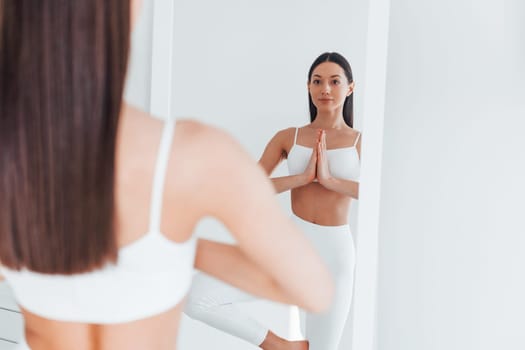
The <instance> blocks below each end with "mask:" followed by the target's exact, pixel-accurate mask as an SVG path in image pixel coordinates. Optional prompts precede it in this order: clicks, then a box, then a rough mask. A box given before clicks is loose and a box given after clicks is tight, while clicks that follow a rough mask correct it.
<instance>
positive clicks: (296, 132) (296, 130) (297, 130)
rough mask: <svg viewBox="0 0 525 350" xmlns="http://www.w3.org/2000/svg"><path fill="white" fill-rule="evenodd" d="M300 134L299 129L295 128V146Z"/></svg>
mask: <svg viewBox="0 0 525 350" xmlns="http://www.w3.org/2000/svg"><path fill="white" fill-rule="evenodd" d="M298 132H299V128H295V137H294V139H293V144H294V145H295V144H297V134H298Z"/></svg>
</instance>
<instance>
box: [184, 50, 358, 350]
mask: <svg viewBox="0 0 525 350" xmlns="http://www.w3.org/2000/svg"><path fill="white" fill-rule="evenodd" d="M353 90H354V81H353V76H352V70H351V67H350V64H349V63H348V61H347V60H346V59H345V58H344V57H343V56H341V55H340V54H338V53H335V52H331V53H324V54H322V55H320V56H319V57H318V58H317V59H316V60H315V61H314V62H313V64H312V66H311V68H310V71H309V72H308V92H309V94H308V97H309V103H310V118H311V123H310V124H308V125H306V126H303V127H301V128H288V129H284V130H281V131H279V132H278V133H277V134H276V135H275V136H274V137H273V138H272V139H271V140H270V142H269V143H268V145H267V146H266V149H265V151H264V153H263V155H262V157H261V159H260V160H259V164H260V165H261V166H262V167H263V168H264V170H265V171H266V173H267V174H268V176H270V175H271V173H272V172H273V170H274V169H275V167H276V166H277V165H278V164H279V162H280V161H281V160H283V159H287V162H288V169H289V173H290V175H289V176H284V177H277V178H272V182H273V185H274V187H275V190H276V192H278V193H280V192H283V191H286V190H291V201H292V211H293V217H292V219H293V220H294V221H295V222H296V223H297V224H298V226H299V227H301V228H302V231H303V232H304V234H305V235H306V236H307V238H308V239H309V240H310V241H311V242H312V243H313V244H314V246H315V247H316V249H317V252H318V253H319V254H320V255H321V256H322V258H323V259H324V261H325V263H327V265H328V266H329V269H330V270H331V272H332V274H333V275H334V277H335V280H336V292H335V298H334V302H333V303H332V305H331V306H330V309H329V310H328V311H326V312H325V313H322V314H312V313H307V314H306V320H305V321H306V322H305V324H306V339H307V341H294V342H292V341H287V340H285V339H283V338H281V337H278V336H277V335H276V334H275V333H273V332H271V331H269V330H268V329H266V328H265V327H263V326H262V325H260V324H259V323H257V321H255V320H253V319H251V318H249V317H247V316H245V315H243V314H242V313H240V312H239V311H238V310H237V309H236V306H235V303H238V302H241V301H250V300H253V296H250V295H248V294H246V293H243V292H241V291H239V290H236V289H234V288H232V287H229V286H226V285H224V284H222V283H220V282H218V281H216V280H215V279H213V278H209V277H207V276H203V275H199V276H198V277H197V278H196V280H195V283H194V285H193V287H192V291H191V293H190V300H189V303H188V305H187V306H186V309H185V312H186V313H187V314H188V315H189V316H190V317H192V318H194V319H197V320H200V321H203V322H205V323H207V324H210V325H212V326H214V327H216V328H218V329H221V330H223V331H226V332H228V333H230V334H233V335H236V336H238V337H240V338H242V339H244V340H246V341H248V342H250V343H252V344H253V345H257V346H260V347H261V348H262V349H265V350H273V349H310V350H337V349H338V345H339V341H340V338H341V335H342V331H343V327H344V325H345V322H346V318H347V315H348V313H349V309H350V304H351V299H352V288H353V270H354V260H355V254H354V246H353V241H352V235H351V232H350V228H349V226H348V222H347V220H348V210H349V208H350V203H351V200H352V199H357V198H358V197H359V182H358V179H359V168H360V167H359V163H360V160H359V159H360V137H359V136H360V133H359V132H357V131H356V130H354V129H353ZM281 238H283V235H281ZM305 290H306V288H305ZM308 346H309V347H308Z"/></svg>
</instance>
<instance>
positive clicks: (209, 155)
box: [173, 119, 241, 163]
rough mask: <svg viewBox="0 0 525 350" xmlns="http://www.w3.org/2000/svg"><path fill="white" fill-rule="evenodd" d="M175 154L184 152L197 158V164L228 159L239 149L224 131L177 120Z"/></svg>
mask: <svg viewBox="0 0 525 350" xmlns="http://www.w3.org/2000/svg"><path fill="white" fill-rule="evenodd" d="M173 145H174V147H175V152H177V151H178V150H184V152H183V153H185V154H186V155H187V156H190V157H194V156H198V157H197V158H198V161H199V163H202V162H203V161H204V160H208V161H214V160H216V159H217V158H222V159H223V160H224V157H228V155H229V154H230V153H231V152H235V151H239V150H240V149H241V147H240V145H239V143H238V142H237V141H236V140H235V139H234V138H233V137H232V136H230V135H229V134H228V133H227V132H226V131H224V130H221V129H219V128H217V127H214V126H210V125H207V124H204V123H202V122H199V121H196V120H192V119H180V120H177V124H176V127H175V137H174V140H173Z"/></svg>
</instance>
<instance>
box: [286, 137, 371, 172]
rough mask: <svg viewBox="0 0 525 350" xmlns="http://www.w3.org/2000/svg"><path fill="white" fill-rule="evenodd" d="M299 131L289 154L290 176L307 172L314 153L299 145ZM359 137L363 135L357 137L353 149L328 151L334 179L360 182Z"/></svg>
mask: <svg viewBox="0 0 525 350" xmlns="http://www.w3.org/2000/svg"><path fill="white" fill-rule="evenodd" d="M298 131H299V128H295V138H294V141H293V145H292V148H290V151H289V152H288V159H287V164H288V172H289V174H290V175H298V174H302V173H303V172H304V171H305V170H306V167H307V166H308V162H309V161H310V157H311V156H312V152H313V149H312V148H310V147H306V146H301V145H298V144H297V133H298ZM359 136H361V133H359V134H358V135H357V137H356V139H355V142H354V145H353V146H351V147H342V148H334V149H329V150H327V152H326V153H327V157H328V168H329V170H330V174H331V175H332V176H333V177H336V178H338V179H345V180H352V181H358V180H359V174H360V159H359V154H358V153H357V148H356V145H357V142H358V141H359Z"/></svg>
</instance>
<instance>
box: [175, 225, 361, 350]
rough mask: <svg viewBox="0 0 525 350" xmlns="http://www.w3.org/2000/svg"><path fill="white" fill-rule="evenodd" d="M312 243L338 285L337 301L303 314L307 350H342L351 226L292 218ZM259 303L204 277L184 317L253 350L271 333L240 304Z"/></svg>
mask: <svg viewBox="0 0 525 350" xmlns="http://www.w3.org/2000/svg"><path fill="white" fill-rule="evenodd" d="M292 219H293V220H294V221H295V223H296V224H297V225H298V226H299V227H300V228H301V229H302V231H303V232H304V234H305V236H306V237H307V238H309V239H310V241H311V243H312V244H313V246H314V247H315V248H316V250H317V252H318V254H319V255H320V256H321V258H322V259H323V260H324V262H325V263H326V265H327V266H328V268H329V270H330V271H331V273H332V274H333V276H334V280H335V285H336V288H335V294H334V300H333V302H332V305H331V306H330V308H329V309H328V310H327V311H326V312H324V313H321V314H316V313H308V312H306V313H305V315H306V317H305V325H306V329H305V331H306V334H305V337H306V339H307V340H308V342H309V350H338V346H339V341H340V339H341V335H342V333H343V328H344V326H345V322H346V319H347V316H348V313H349V310H350V304H351V301H352V292H353V279H354V264H355V251H354V244H353V240H352V234H351V232H350V228H349V226H348V225H342V226H321V225H316V224H313V223H311V222H308V221H305V220H303V219H301V218H299V217H297V216H292ZM256 299H257V298H256V297H254V296H252V295H250V294H247V293H245V292H243V291H241V290H239V289H237V288H234V287H232V286H230V285H227V284H225V283H223V282H220V281H218V280H216V279H214V278H211V277H209V276H207V275H204V274H198V275H196V276H195V278H194V280H193V285H192V288H191V291H190V293H189V297H188V301H187V304H186V308H185V311H184V312H185V313H186V314H187V315H188V316H189V317H191V318H193V319H195V320H199V321H202V322H204V323H206V324H208V325H210V326H212V327H215V328H217V329H219V330H222V331H224V332H226V333H229V334H231V335H234V336H237V337H239V338H241V339H244V340H246V341H247V342H249V343H251V344H253V345H256V346H258V345H260V344H261V343H262V342H263V341H264V339H265V338H266V335H267V333H268V329H267V328H265V327H264V326H262V325H261V324H260V323H258V322H257V321H256V320H254V319H253V318H251V317H248V316H247V315H245V314H243V313H242V312H241V311H240V310H239V309H238V308H237V307H236V305H235V304H236V303H239V302H245V301H253V300H256Z"/></svg>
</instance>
